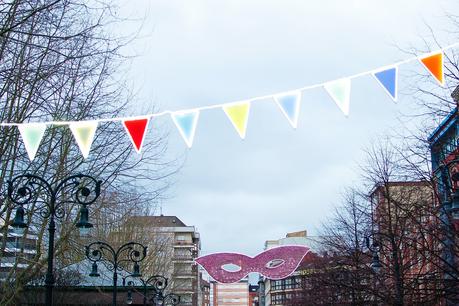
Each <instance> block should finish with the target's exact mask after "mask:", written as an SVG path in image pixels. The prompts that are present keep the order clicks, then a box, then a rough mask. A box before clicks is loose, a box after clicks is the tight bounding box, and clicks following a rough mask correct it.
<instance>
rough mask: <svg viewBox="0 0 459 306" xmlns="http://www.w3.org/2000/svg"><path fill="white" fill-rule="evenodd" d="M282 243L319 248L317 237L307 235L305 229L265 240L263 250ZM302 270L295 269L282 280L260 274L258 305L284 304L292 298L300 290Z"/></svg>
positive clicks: (312, 248)
mask: <svg viewBox="0 0 459 306" xmlns="http://www.w3.org/2000/svg"><path fill="white" fill-rule="evenodd" d="M282 245H304V246H307V247H309V248H311V250H314V249H316V250H317V249H319V242H318V237H309V236H308V235H307V231H306V230H304V231H299V232H292V233H287V235H286V236H285V237H284V238H281V239H277V240H267V241H266V242H265V248H264V249H265V250H268V249H271V248H274V247H278V246H282ZM302 273H303V272H302V271H300V270H298V271H295V272H294V273H293V274H292V275H291V276H289V277H287V278H285V279H282V280H270V279H267V278H265V277H262V276H260V281H259V305H260V306H265V305H266V306H270V305H285V304H286V303H287V302H288V301H289V300H291V299H293V297H294V296H295V292H299V291H301V290H302V284H301V280H302V277H301V275H302Z"/></svg>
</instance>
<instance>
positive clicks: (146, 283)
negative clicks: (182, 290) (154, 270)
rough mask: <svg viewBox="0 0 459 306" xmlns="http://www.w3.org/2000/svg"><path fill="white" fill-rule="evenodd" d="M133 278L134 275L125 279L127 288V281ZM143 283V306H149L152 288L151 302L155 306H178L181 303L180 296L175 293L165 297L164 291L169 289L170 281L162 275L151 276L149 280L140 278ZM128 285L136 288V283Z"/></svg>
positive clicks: (131, 282)
mask: <svg viewBox="0 0 459 306" xmlns="http://www.w3.org/2000/svg"><path fill="white" fill-rule="evenodd" d="M129 277H132V275H128V276H126V277H124V278H123V286H126V279H127V278H129ZM138 280H139V281H140V282H141V283H142V288H143V305H147V299H148V289H149V288H151V287H152V290H153V294H152V295H151V298H150V301H151V302H153V303H154V305H169V306H170V305H178V304H179V303H180V296H178V295H177V294H174V293H169V294H166V295H164V290H165V289H166V288H167V285H168V280H167V278H166V277H164V276H162V275H153V276H150V277H149V278H148V279H143V278H139V279H138ZM127 285H128V286H130V287H134V286H135V282H134V281H132V280H131V281H128V282H127Z"/></svg>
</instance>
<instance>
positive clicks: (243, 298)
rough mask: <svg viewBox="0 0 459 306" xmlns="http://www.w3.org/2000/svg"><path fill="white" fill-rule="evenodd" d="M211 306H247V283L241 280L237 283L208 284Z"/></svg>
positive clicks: (245, 280)
mask: <svg viewBox="0 0 459 306" xmlns="http://www.w3.org/2000/svg"><path fill="white" fill-rule="evenodd" d="M210 291H211V294H210V297H211V305H212V306H249V305H250V304H249V282H248V280H247V279H243V280H241V281H239V282H237V283H232V284H222V283H218V282H215V281H211V282H210Z"/></svg>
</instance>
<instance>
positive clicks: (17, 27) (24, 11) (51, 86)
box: [0, 0, 176, 305]
mask: <svg viewBox="0 0 459 306" xmlns="http://www.w3.org/2000/svg"><path fill="white" fill-rule="evenodd" d="M115 9H116V8H115V7H114V6H113V5H112V4H110V2H108V1H107V2H100V1H73V0H59V1H56V0H42V1H25V0H11V1H8V2H2V3H1V4H0V22H1V23H0V24H1V26H0V34H1V35H0V120H1V122H3V123H26V122H36V121H50V120H55V121H60V120H70V121H72V120H75V121H76V120H91V119H96V118H110V117H116V116H119V115H121V114H126V112H127V110H128V109H129V108H128V106H129V105H128V103H127V101H129V100H130V99H132V98H133V97H132V96H131V95H130V93H129V90H128V89H127V88H126V86H125V85H124V83H123V81H122V80H120V79H119V78H118V77H117V75H119V74H117V70H118V69H119V68H120V67H122V64H123V61H124V60H125V57H123V55H122V54H121V52H120V48H121V47H122V46H124V45H125V44H126V43H128V41H129V39H131V38H128V37H126V38H123V37H121V38H120V37H116V36H115V35H114V34H113V32H110V31H109V28H110V29H113V28H114V27H113V25H114V24H116V23H117V22H119V21H120V20H119V19H118V18H117V17H116V16H115V14H114V11H115ZM1 129H2V133H0V159H1V170H0V194H1V198H0V204H1V205H0V217H1V219H2V220H3V221H4V226H3V227H2V228H1V234H2V237H3V239H2V240H1V241H0V242H1V244H0V254H6V238H7V237H8V225H9V223H10V222H11V219H12V212H13V207H12V205H10V203H9V202H8V201H7V198H6V190H5V183H6V181H7V180H8V179H11V178H12V177H13V176H14V175H16V174H22V173H23V172H24V171H28V172H31V173H34V174H37V175H40V176H42V177H45V178H46V179H47V180H48V181H49V182H50V183H54V182H56V181H58V180H59V179H62V178H64V177H66V176H68V175H70V174H74V173H78V172H83V173H89V174H91V175H93V176H95V177H98V178H100V179H103V185H102V186H103V190H104V195H103V197H102V200H101V201H100V202H98V203H96V204H95V205H93V206H92V207H91V211H92V212H97V211H100V212H101V213H102V212H106V211H107V210H109V209H110V207H111V206H110V205H107V204H106V203H107V201H111V200H114V201H123V204H124V205H130V204H131V203H132V202H133V201H135V202H137V203H139V202H141V203H154V201H155V199H157V198H158V197H160V196H161V195H162V191H163V190H164V189H165V188H167V186H168V184H169V182H168V180H167V177H168V176H169V175H170V174H172V173H173V172H174V171H175V170H176V168H175V166H174V165H173V164H171V163H168V162H165V161H164V157H163V156H164V154H163V153H164V151H165V149H166V143H165V139H164V138H163V136H161V134H160V133H159V134H157V135H159V136H156V137H155V138H154V139H148V141H147V143H146V144H145V146H144V148H143V152H144V153H143V154H142V156H141V157H140V158H136V157H133V156H132V153H133V152H132V151H133V150H132V149H131V145H130V142H129V140H128V138H127V137H126V135H125V132H124V130H123V129H122V127H121V125H120V123H119V122H112V123H101V124H100V125H99V127H98V130H97V133H96V138H95V141H94V144H93V146H92V149H91V154H90V156H89V158H88V159H86V160H84V159H83V158H82V157H81V154H80V153H79V150H78V147H77V146H76V144H75V142H74V140H73V136H72V134H71V133H70V131H69V129H68V128H67V127H66V126H49V127H48V128H47V131H46V134H45V137H44V139H43V140H42V143H41V146H40V149H39V151H38V153H37V156H36V159H35V160H34V162H33V163H32V162H29V161H28V159H27V154H26V152H25V150H24V148H23V145H22V142H21V141H20V139H19V133H18V131H17V128H16V127H14V126H4V127H2V128H1ZM140 191H142V192H140ZM115 192H116V193H118V194H122V195H123V197H122V198H121V197H111V196H110V194H112V193H115ZM61 196H62V198H60V199H58V201H63V200H64V199H65V197H66V195H65V194H62V195H61ZM139 199H141V200H140V201H139ZM118 204H121V202H118ZM115 206H116V205H115ZM27 208H28V211H29V212H30V213H29V214H28V216H27V217H28V218H27V219H28V222H29V223H30V226H29V229H30V231H31V232H33V234H34V235H36V236H37V238H38V239H37V254H36V255H35V256H34V257H33V258H29V259H28V260H29V266H28V267H27V268H26V269H23V270H18V269H17V267H16V266H15V267H14V268H13V269H11V273H10V275H7V281H6V282H4V283H3V284H4V285H3V286H2V288H1V291H2V294H1V297H0V304H2V305H6V304H11V303H14V297H15V296H16V295H17V294H18V293H19V292H20V291H21V290H22V287H23V285H24V284H26V283H27V282H28V281H29V280H30V279H31V278H34V277H35V276H37V275H39V274H40V271H42V269H43V267H44V265H45V263H46V258H45V256H44V254H43V248H44V247H45V242H46V240H45V239H44V236H46V235H45V234H44V233H45V229H46V220H44V219H42V218H40V217H37V215H38V214H37V213H36V212H37V209H38V207H35V206H34V205H31V206H30V207H27ZM65 210H66V211H67V214H66V217H65V218H64V220H62V222H61V224H59V225H58V240H57V241H56V256H57V258H61V257H62V260H63V261H64V262H65V256H63V255H62V254H63V251H65V250H68V247H69V243H71V242H70V240H69V237H71V236H72V235H74V226H73V225H74V223H75V220H76V218H75V213H74V212H72V211H74V210H75V209H74V207H72V206H66V207H65ZM112 216H113V217H114V218H120V217H122V214H116V213H115V212H113V214H112ZM27 234H28V233H27V232H26V234H25V235H27ZM76 247H77V246H75V248H76ZM13 271H20V273H13ZM12 283H13V284H14V285H13V286H11V284H12Z"/></svg>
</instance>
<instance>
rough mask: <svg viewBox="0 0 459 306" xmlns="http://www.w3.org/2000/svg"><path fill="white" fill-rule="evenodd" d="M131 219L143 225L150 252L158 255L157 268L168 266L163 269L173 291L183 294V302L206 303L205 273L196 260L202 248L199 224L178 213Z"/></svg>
mask: <svg viewBox="0 0 459 306" xmlns="http://www.w3.org/2000/svg"><path fill="white" fill-rule="evenodd" d="M130 222H131V223H132V224H135V225H136V227H137V228H139V227H141V228H142V231H141V232H142V233H143V234H144V235H146V238H147V239H145V241H146V245H147V246H148V250H149V253H152V254H155V255H157V257H158V261H157V262H156V263H155V264H154V265H153V268H155V266H161V267H165V270H164V271H161V273H162V274H164V275H165V276H166V277H168V279H169V286H170V291H171V292H173V293H175V294H177V295H179V296H180V299H181V300H180V305H185V306H198V305H199V306H200V305H202V292H201V284H200V282H201V277H200V274H199V269H198V266H197V264H196V263H195V262H194V260H195V259H196V258H197V257H198V256H199V252H200V249H201V242H200V235H199V233H198V232H197V231H196V228H195V227H194V226H188V225H186V224H185V223H183V222H182V221H181V220H180V219H179V218H178V217H176V216H164V215H161V216H136V217H132V218H131V221H130ZM144 238H145V237H144ZM148 241H150V244H149V243H148ZM151 273H153V274H156V273H158V272H151Z"/></svg>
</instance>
